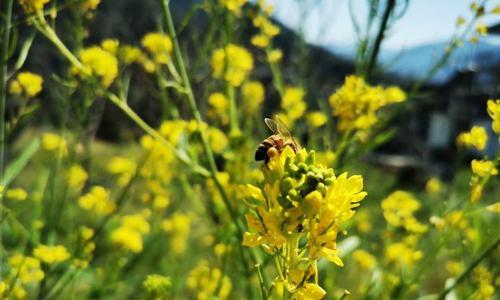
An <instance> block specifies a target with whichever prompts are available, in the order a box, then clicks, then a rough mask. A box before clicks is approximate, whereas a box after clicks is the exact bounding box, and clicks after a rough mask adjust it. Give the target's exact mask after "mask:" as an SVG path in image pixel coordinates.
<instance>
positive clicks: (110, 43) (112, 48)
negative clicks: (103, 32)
mask: <svg viewBox="0 0 500 300" xmlns="http://www.w3.org/2000/svg"><path fill="white" fill-rule="evenodd" d="M119 46H120V41H119V40H117V39H105V40H103V41H102V42H101V47H102V49H104V50H106V51H108V52H109V53H111V54H113V55H116V53H117V52H118V47H119Z"/></svg>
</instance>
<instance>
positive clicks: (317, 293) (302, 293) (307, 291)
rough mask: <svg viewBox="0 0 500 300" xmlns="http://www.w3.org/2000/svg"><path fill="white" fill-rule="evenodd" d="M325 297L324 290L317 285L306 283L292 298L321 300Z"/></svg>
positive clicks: (297, 299)
mask: <svg viewBox="0 0 500 300" xmlns="http://www.w3.org/2000/svg"><path fill="white" fill-rule="evenodd" d="M325 295H326V292H325V290H324V289H322V288H321V287H320V286H319V285H317V284H314V283H306V284H305V285H304V286H303V287H301V288H300V289H298V290H297V291H296V292H295V293H294V295H293V296H294V299H296V300H321V299H323V298H324V297H325Z"/></svg>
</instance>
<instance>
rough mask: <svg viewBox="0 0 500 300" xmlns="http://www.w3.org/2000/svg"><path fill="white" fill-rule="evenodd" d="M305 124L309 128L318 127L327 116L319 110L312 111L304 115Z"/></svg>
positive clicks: (324, 122) (323, 122)
mask: <svg viewBox="0 0 500 300" xmlns="http://www.w3.org/2000/svg"><path fill="white" fill-rule="evenodd" d="M306 119H307V124H308V125H309V127H311V128H318V127H321V126H323V125H325V124H326V122H327V121H328V117H327V116H326V114H324V113H323V112H321V111H313V112H310V113H308V114H307V116H306Z"/></svg>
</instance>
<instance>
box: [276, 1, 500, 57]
mask: <svg viewBox="0 0 500 300" xmlns="http://www.w3.org/2000/svg"><path fill="white" fill-rule="evenodd" d="M349 1H351V2H352V4H351V5H352V7H353V11H354V14H355V16H356V19H357V20H358V21H359V22H360V23H362V22H363V21H364V20H366V15H367V5H366V2H367V0H266V2H267V3H271V4H273V5H274V7H275V11H274V15H273V16H274V17H275V18H277V19H278V20H279V21H280V22H282V23H283V24H284V25H285V26H287V27H289V28H291V29H294V30H296V31H302V32H303V34H304V37H305V39H306V40H307V41H308V42H310V43H313V44H317V45H321V46H326V47H339V46H340V47H341V46H353V45H354V44H355V43H356V34H355V30H354V26H353V22H352V20H351V18H350V14H349ZM382 2H383V3H385V1H382ZM398 2H401V1H398ZM470 2H471V1H470V0H410V4H409V7H408V10H407V11H406V13H405V14H404V15H403V16H402V17H401V18H400V19H399V20H397V21H396V22H395V23H394V26H393V27H392V28H391V30H390V32H389V37H388V38H387V39H386V40H385V41H384V44H383V45H382V47H383V49H385V50H391V51H392V50H395V51H399V50H404V49H409V48H412V47H415V46H419V45H423V44H430V43H434V42H441V41H446V40H448V39H449V37H450V36H451V35H452V34H453V32H454V30H455V22H456V19H457V17H458V16H460V15H461V16H464V17H466V18H467V17H470V15H471V14H470V10H469V5H470ZM497 5H500V0H489V1H488V4H487V9H488V8H490V9H491V8H492V7H495V6H497ZM301 16H302V17H301ZM301 20H302V21H301ZM484 23H486V24H488V25H491V24H497V23H500V16H498V15H496V16H491V17H486V18H484ZM362 24H363V23H362Z"/></svg>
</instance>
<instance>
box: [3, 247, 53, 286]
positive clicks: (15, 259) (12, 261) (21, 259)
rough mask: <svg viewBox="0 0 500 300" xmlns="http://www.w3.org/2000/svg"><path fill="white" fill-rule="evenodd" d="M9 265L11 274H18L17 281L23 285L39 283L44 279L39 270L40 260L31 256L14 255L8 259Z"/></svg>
mask: <svg viewBox="0 0 500 300" xmlns="http://www.w3.org/2000/svg"><path fill="white" fill-rule="evenodd" d="M9 265H10V266H11V268H12V273H14V274H19V275H18V276H19V279H20V280H21V282H23V283H35V282H39V281H41V280H42V279H43V278H44V277H45V273H44V272H43V271H42V270H41V268H40V260H38V259H37V258H34V257H31V256H23V255H21V254H15V255H13V256H12V257H10V258H9Z"/></svg>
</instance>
